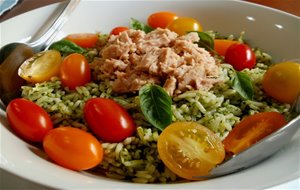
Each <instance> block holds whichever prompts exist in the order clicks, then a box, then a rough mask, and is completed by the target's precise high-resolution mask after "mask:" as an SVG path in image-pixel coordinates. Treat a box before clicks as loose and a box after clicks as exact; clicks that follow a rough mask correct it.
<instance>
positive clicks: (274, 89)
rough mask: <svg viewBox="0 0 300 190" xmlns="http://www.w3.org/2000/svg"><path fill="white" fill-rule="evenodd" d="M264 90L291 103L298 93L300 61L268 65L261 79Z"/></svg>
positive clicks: (278, 98) (280, 100)
mask: <svg viewBox="0 0 300 190" xmlns="http://www.w3.org/2000/svg"><path fill="white" fill-rule="evenodd" d="M262 85H263V89H264V91H265V92H266V93H267V94H268V95H269V96H271V97H273V98H274V99H276V100H278V101H279V102H282V103H289V104H291V103H293V102H294V100H295V99H296V97H297V95H298V94H299V93H300V63H295V62H283V63H278V64H275V65H274V66H272V67H270V68H269V69H268V70H267V72H266V73H265V75H264V78H263V81H262Z"/></svg>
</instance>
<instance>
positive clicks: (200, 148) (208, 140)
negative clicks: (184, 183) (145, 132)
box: [157, 122, 225, 180]
mask: <svg viewBox="0 0 300 190" xmlns="http://www.w3.org/2000/svg"><path fill="white" fill-rule="evenodd" d="M157 148H158V153H159V156H160V158H161V160H162V161H163V163H164V164H165V165H166V166H167V167H168V168H169V169H170V170H171V171H173V172H174V173H175V174H177V175H178V176H180V177H182V178H185V179H190V180H199V178H195V176H202V175H208V173H209V171H210V170H211V169H213V168H214V167H215V166H216V165H217V164H219V163H221V162H222V161H223V160H224V158H225V150H224V147H223V144H222V141H221V139H220V138H219V137H218V136H217V135H216V134H214V133H213V132H212V131H211V130H209V129H208V128H206V127H204V126H202V125H200V124H199V123H196V122H176V123H173V124H171V125H169V126H168V127H167V128H165V129H164V130H163V132H162V133H161V134H160V136H159V138H158V142H157Z"/></svg>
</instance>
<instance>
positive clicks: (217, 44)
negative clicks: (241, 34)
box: [214, 39, 239, 56]
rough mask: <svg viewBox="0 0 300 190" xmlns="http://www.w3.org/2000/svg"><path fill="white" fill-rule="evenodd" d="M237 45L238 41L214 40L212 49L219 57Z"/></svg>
mask: <svg viewBox="0 0 300 190" xmlns="http://www.w3.org/2000/svg"><path fill="white" fill-rule="evenodd" d="M236 43H239V42H238V41H233V40H226V39H215V40H214V49H215V51H216V52H217V53H218V54H219V55H221V56H225V54H226V51H227V49H228V48H229V47H230V46H231V45H232V44H236Z"/></svg>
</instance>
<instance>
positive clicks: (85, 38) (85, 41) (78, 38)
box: [66, 33, 98, 48]
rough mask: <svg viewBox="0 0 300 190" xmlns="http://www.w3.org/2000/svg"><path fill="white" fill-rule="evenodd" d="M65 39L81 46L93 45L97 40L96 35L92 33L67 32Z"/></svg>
mask: <svg viewBox="0 0 300 190" xmlns="http://www.w3.org/2000/svg"><path fill="white" fill-rule="evenodd" d="M66 39H67V40H70V41H72V42H74V43H75V44H77V45H79V46H80V47H83V48H91V47H95V46H96V43H97V41H98V35H97V34H92V33H80V34H69V35H68V36H67V37H66Z"/></svg>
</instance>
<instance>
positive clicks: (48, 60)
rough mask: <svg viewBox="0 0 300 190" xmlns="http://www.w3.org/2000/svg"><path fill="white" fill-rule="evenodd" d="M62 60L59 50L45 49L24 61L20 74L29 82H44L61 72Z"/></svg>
mask: <svg viewBox="0 0 300 190" xmlns="http://www.w3.org/2000/svg"><path fill="white" fill-rule="evenodd" d="M61 62H62V58H61V55H60V53H59V51H56V50H48V51H43V52H40V53H37V54H35V55H34V56H33V57H31V58H29V59H27V60H26V61H25V62H24V63H22V65H21V66H20V67H19V70H18V75H19V76H20V77H22V78H23V79H25V80H26V81H28V82H32V83H38V82H44V81H47V80H49V79H50V78H51V77H53V76H57V75H58V74H59V69H60V64H61Z"/></svg>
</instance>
